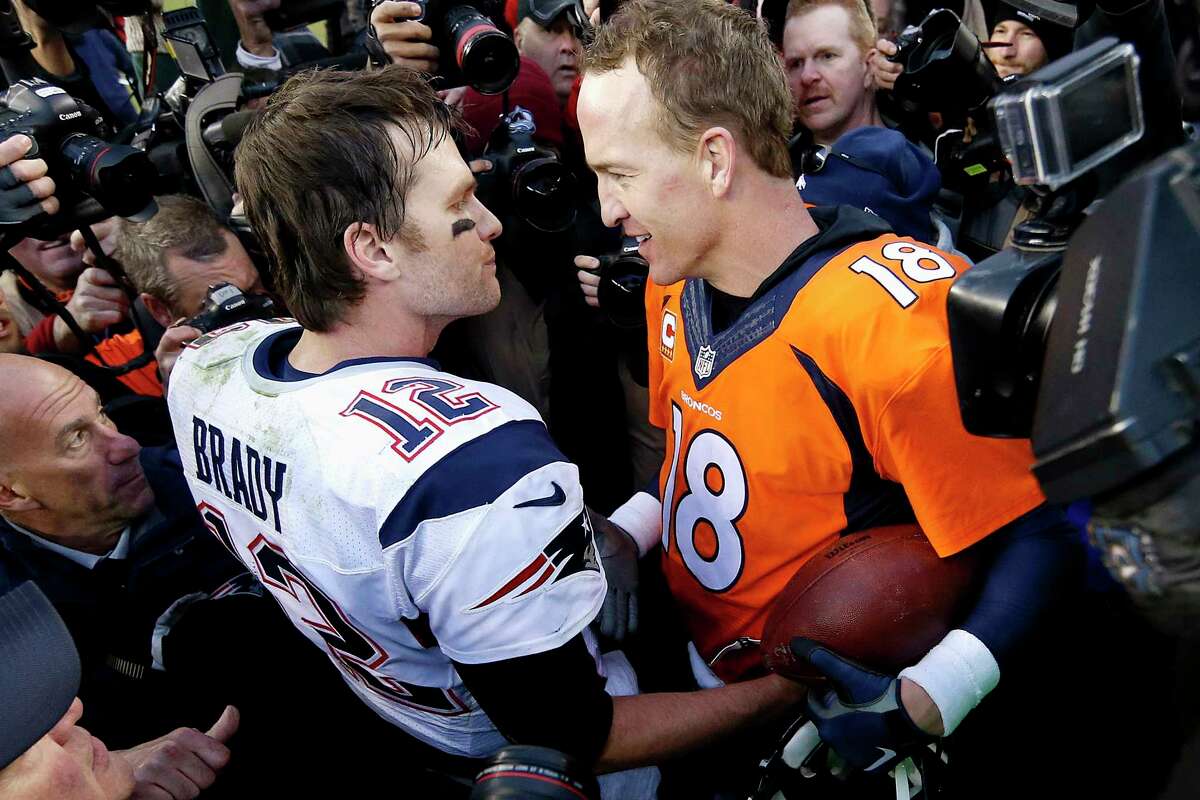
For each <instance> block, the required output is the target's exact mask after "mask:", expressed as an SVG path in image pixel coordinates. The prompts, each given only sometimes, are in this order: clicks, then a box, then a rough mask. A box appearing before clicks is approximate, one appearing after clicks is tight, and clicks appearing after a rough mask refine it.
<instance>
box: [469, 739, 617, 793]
mask: <svg viewBox="0 0 1200 800" xmlns="http://www.w3.org/2000/svg"><path fill="white" fill-rule="evenodd" d="M529 798H544V800H600V786H599V784H598V783H597V782H596V778H595V776H594V775H592V774H591V773H590V772H589V771H588V770H586V769H585V768H584V767H583V766H582V765H581V764H580V763H579V762H578V761H577V760H576V759H574V758H572V757H571V756H569V755H567V754H566V753H563V752H560V751H558V750H552V749H550V748H549V747H535V746H532V745H510V746H508V747H502V748H500V749H499V750H497V751H496V752H495V753H494V754H492V755H491V756H490V757H489V758H488V759H487V761H485V762H484V765H483V768H482V769H481V770H480V771H479V773H478V774H477V775H476V776H475V786H474V788H473V789H472V790H471V800H528V799H529Z"/></svg>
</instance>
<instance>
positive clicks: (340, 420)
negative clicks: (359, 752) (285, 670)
mask: <svg viewBox="0 0 1200 800" xmlns="http://www.w3.org/2000/svg"><path fill="white" fill-rule="evenodd" d="M300 334H301V328H300V327H299V326H298V325H296V324H293V323H290V322H286V321H272V322H249V323H242V324H238V325H235V326H232V327H229V328H225V329H223V330H221V331H217V332H215V333H213V334H210V335H208V336H205V337H202V338H200V339H198V340H196V341H195V342H194V343H193V344H192V345H190V346H189V348H188V350H187V351H186V352H185V353H184V354H183V355H182V356H181V357H180V359H179V361H178V363H177V364H176V366H175V369H174V372H173V373H172V378H171V384H170V392H169V399H170V407H171V414H172V421H173V423H174V426H175V430H176V432H177V437H178V439H179V447H180V451H181V452H182V453H184V454H190V455H191V457H190V458H188V457H187V455H185V456H184V462H185V470H186V473H187V479H188V482H189V485H190V487H191V489H192V493H193V495H194V496H195V499H196V501H197V504H198V507H199V509H200V512H201V515H202V517H203V518H204V521H205V523H206V524H207V526H208V527H209V529H210V530H211V531H212V533H213V534H214V535H215V536H217V537H218V538H219V539H220V540H221V541H222V542H223V543H224V544H225V546H226V547H228V548H229V549H230V550H231V551H232V552H233V553H234V554H235V555H237V556H238V557H239V558H240V559H241V560H242V561H244V562H245V563H246V564H247V565H248V566H249V567H250V568H251V569H253V570H254V572H255V574H257V575H258V577H259V578H260V580H261V581H262V582H263V584H264V585H266V586H267V587H268V588H269V589H270V591H271V592H272V594H273V595H274V597H275V598H276V599H277V600H278V601H279V603H280V605H281V606H282V607H283V609H284V611H285V612H286V613H287V614H288V616H289V617H290V618H291V620H292V622H293V624H295V626H296V627H297V628H298V629H299V630H300V631H301V632H302V633H303V634H304V635H305V636H306V637H307V638H308V639H309V640H311V641H312V642H313V643H315V644H316V645H317V646H319V647H321V648H322V649H323V650H324V651H325V652H326V653H327V655H328V656H329V658H330V659H331V660H332V661H333V663H334V664H335V665H336V666H337V667H338V669H339V670H340V671H341V674H342V676H343V677H344V679H345V680H346V682H347V683H348V684H349V685H350V687H351V688H352V689H353V690H354V691H355V692H356V693H357V694H358V695H359V697H361V698H362V699H363V700H364V701H365V702H366V703H367V704H368V705H370V706H371V707H372V708H373V709H374V710H375V711H376V712H377V713H379V714H380V715H381V716H383V717H384V718H386V719H388V720H390V721H391V722H393V723H394V724H396V725H398V726H399V727H401V728H403V729H404V730H406V731H407V732H409V733H410V734H412V735H414V736H416V737H417V738H419V739H421V740H423V741H425V742H427V743H429V744H431V745H433V746H435V747H437V748H439V749H441V750H443V751H445V752H448V753H451V754H454V755H461V756H472V757H474V756H482V755H485V754H487V753H490V752H491V751H493V750H495V749H496V748H497V747H500V746H502V745H504V744H505V743H506V740H505V738H504V737H503V736H502V735H501V734H500V732H499V731H498V730H497V729H496V727H495V725H493V724H492V722H491V720H490V719H489V718H488V716H487V714H486V713H485V712H484V711H483V710H482V709H481V708H480V707H479V704H478V703H477V702H476V701H475V699H474V698H473V697H472V696H471V693H470V692H469V691H468V690H467V688H466V687H465V686H464V685H463V683H462V681H461V679H460V678H459V676H458V674H457V672H456V670H455V662H458V663H461V664H480V663H490V662H492V661H499V660H503V659H510V658H516V657H520V656H525V655H529V654H533V653H539V652H544V651H546V650H549V649H552V648H555V647H558V646H560V645H562V644H564V643H565V642H567V641H568V640H570V639H572V638H573V637H576V636H578V635H580V633H581V632H585V629H586V627H587V625H588V623H590V622H591V621H592V619H593V618H594V617H595V616H596V613H597V612H598V611H599V609H600V607H601V604H602V602H603V600H604V596H605V591H606V583H605V579H604V574H603V572H602V570H601V567H600V564H599V561H598V559H597V557H596V553H595V548H594V541H593V534H592V528H591V523H590V520H589V517H588V515H587V512H586V510H585V509H584V506H583V497H582V491H581V489H580V486H579V481H578V472H577V470H576V468H575V467H574V466H573V465H571V464H569V463H568V462H567V461H566V459H565V458H564V457H563V456H562V454H561V453H559V451H558V450H557V448H556V447H555V446H554V444H553V443H552V442H551V440H550V437H549V434H548V433H547V431H546V428H545V426H544V425H543V423H542V422H541V420H540V419H539V418H538V416H537V412H536V411H534V409H533V408H532V407H530V406H529V405H528V404H527V403H526V402H525V401H523V400H521V399H520V398H519V397H517V396H516V395H513V394H512V393H510V392H508V391H506V390H504V389H502V388H500V387H497V386H493V385H490V384H485V383H480V382H476V381H469V380H464V379H462V378H459V377H456V376H452V375H448V374H446V373H443V372H441V371H439V370H438V369H437V367H436V365H435V364H434V363H433V362H431V361H428V360H426V359H417V358H390V357H388V358H384V357H381V358H364V359H354V360H351V361H347V362H343V363H341V364H339V365H337V366H336V367H334V368H333V369H331V370H329V371H328V372H326V373H324V374H322V375H311V374H307V373H302V372H299V371H297V370H296V369H295V368H293V367H291V366H290V364H288V362H287V358H286V355H287V353H288V352H289V351H290V349H291V347H292V346H294V344H295V342H296V340H297V339H298V338H299V336H300ZM247 420H260V421H261V420H271V424H268V425H261V424H260V425H256V426H251V425H249V424H247V422H246V421H247ZM585 637H590V633H585ZM588 641H589V644H591V640H590V638H589V639H588ZM593 652H594V649H593Z"/></svg>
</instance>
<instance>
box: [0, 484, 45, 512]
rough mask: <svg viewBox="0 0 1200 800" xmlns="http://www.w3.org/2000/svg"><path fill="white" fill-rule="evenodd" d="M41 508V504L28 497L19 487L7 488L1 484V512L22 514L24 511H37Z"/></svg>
mask: <svg viewBox="0 0 1200 800" xmlns="http://www.w3.org/2000/svg"><path fill="white" fill-rule="evenodd" d="M41 507H42V504H41V503H39V502H38V501H37V500H34V499H33V498H32V497H28V496H26V495H25V494H24V493H23V492H22V490H21V488H20V487H19V486H17V487H12V486H5V485H4V484H3V483H0V512H4V511H8V512H11V513H20V512H22V511H36V510H37V509H39V508H41Z"/></svg>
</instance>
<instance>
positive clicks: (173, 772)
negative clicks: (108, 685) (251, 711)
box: [114, 706, 240, 800]
mask: <svg viewBox="0 0 1200 800" xmlns="http://www.w3.org/2000/svg"><path fill="white" fill-rule="evenodd" d="M239 721H240V717H239V715H238V710H237V709H236V708H234V707H233V706H226V707H225V711H224V712H222V714H221V716H220V718H219V719H217V721H216V723H215V724H214V725H213V726H212V727H211V728H209V729H208V732H207V733H201V732H200V731H198V730H196V729H195V728H176V729H175V730H173V731H171V732H170V733H168V734H167V735H165V736H160V737H159V738H157V739H154V740H152V741H149V742H146V743H145V744H140V745H138V746H137V747H133V748H130V749H129V750H122V751H119V752H118V753H114V755H120V756H124V758H125V759H126V760H127V761H128V762H129V764H130V766H132V767H133V777H134V781H135V785H134V789H133V795H132V800H191V799H192V798H194V797H198V796H199V795H200V792H201V791H202V790H204V789H207V788H208V787H210V786H212V785H213V783H214V782H215V781H216V779H217V773H219V772H220V771H221V770H222V769H224V768H225V765H226V764H228V763H229V755H230V754H229V748H228V747H226V746H225V744H226V743H227V742H228V741H229V739H230V737H232V736H233V734H235V733H236V732H237V729H238V723H239Z"/></svg>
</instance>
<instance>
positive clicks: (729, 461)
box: [662, 403, 749, 592]
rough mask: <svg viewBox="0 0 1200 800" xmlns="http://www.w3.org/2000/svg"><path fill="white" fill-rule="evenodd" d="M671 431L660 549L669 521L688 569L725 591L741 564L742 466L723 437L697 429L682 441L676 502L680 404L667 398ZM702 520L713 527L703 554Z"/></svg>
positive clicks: (667, 547) (711, 588) (709, 585)
mask: <svg viewBox="0 0 1200 800" xmlns="http://www.w3.org/2000/svg"><path fill="white" fill-rule="evenodd" d="M671 435H672V439H673V443H674V444H673V450H672V453H671V469H670V472H668V473H667V485H666V488H665V491H664V492H663V526H662V546H663V552H664V553H666V552H670V535H671V528H672V525H671V523H672V521H674V529H675V546H676V547H678V548H679V555H680V557H681V558H682V559H683V564H684V566H685V567H687V570H688V572H690V573H691V574H692V577H694V578H695V579H696V580H697V581H698V582H699V583H700V585H701V586H704V587H705V588H706V589H708V590H709V591H712V592H724V591H726V590H728V589H729V588H730V587H732V586H733V585H734V584H735V583H737V580H738V578H740V577H741V575H742V568H743V567H744V566H745V546H744V545H743V543H742V534H741V531H739V530H738V527H737V521H738V520H739V519H741V518H742V516H743V515H744V514H745V513H746V506H747V504H748V502H749V493H748V486H747V483H746V470H745V468H744V467H743V466H742V460H741V458H740V457H739V456H738V454H737V450H735V449H734V447H733V444H732V443H731V442H730V441H729V440H728V439H726V438H725V437H724V436H722V435H721V434H720V433H718V432H717V431H714V430H711V429H706V430H702V431H699V432H697V433H696V435H695V436H693V437H692V438H691V441H689V442H688V443H687V448H686V449H687V452H686V453H685V454H684V456H683V478H684V485H683V492H682V493H681V494H680V496H679V502H675V489H676V485H677V479H678V474H677V472H676V470H677V468H678V467H679V460H680V452H681V450H682V449H683V448H682V447H681V446H682V444H683V410H682V409H681V408H680V407H679V406H678V405H676V404H675V403H671ZM710 479H711V480H712V483H710ZM702 523H707V526H709V527H711V528H712V533H713V540H712V542H713V543H712V545H711V546H709V547H707V548H706V549H707V550H708V551H709V552H708V553H707V554H705V553H701V552H700V548H699V547H698V546H697V541H696V539H697V534H698V532H699V531H700V530H701V526H702Z"/></svg>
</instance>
